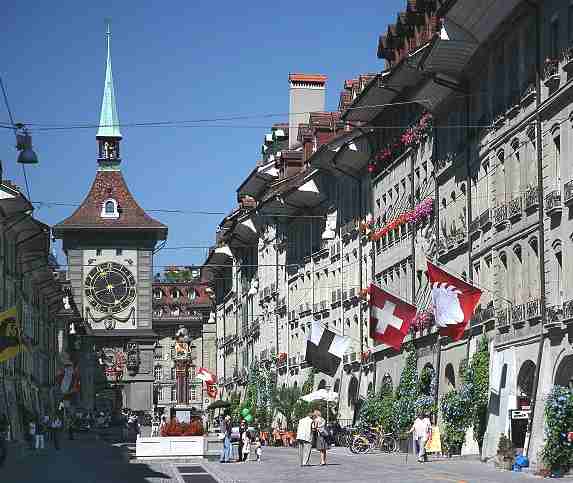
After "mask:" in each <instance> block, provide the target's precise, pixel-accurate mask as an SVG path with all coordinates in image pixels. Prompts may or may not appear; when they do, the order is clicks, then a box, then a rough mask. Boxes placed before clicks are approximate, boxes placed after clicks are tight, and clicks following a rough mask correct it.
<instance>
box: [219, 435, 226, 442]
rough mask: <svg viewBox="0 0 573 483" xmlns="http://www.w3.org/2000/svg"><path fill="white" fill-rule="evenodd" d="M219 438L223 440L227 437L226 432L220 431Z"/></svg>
mask: <svg viewBox="0 0 573 483" xmlns="http://www.w3.org/2000/svg"><path fill="white" fill-rule="evenodd" d="M218 439H219V441H223V440H224V439H225V433H219V436H218Z"/></svg>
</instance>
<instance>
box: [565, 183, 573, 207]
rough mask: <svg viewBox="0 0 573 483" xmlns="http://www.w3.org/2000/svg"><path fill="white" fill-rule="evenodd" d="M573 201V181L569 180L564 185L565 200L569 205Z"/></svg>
mask: <svg viewBox="0 0 573 483" xmlns="http://www.w3.org/2000/svg"><path fill="white" fill-rule="evenodd" d="M572 201H573V181H567V183H565V186H564V187H563V202H564V203H565V204H566V205H568V204H570V203H571V202H572Z"/></svg>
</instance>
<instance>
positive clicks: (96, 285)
mask: <svg viewBox="0 0 573 483" xmlns="http://www.w3.org/2000/svg"><path fill="white" fill-rule="evenodd" d="M84 288H85V294H86V297H87V298H88V302H89V304H90V305H91V306H92V307H93V308H94V309H95V310H97V311H99V312H103V313H106V312H107V313H117V312H121V311H122V310H125V309H126V308H127V307H129V306H130V305H131V304H132V303H133V301H134V300H135V277H134V276H133V274H132V273H131V272H130V271H129V269H128V268H127V267H125V266H123V265H121V264H120V263H116V262H107V263H102V264H101V265H96V266H95V267H94V268H93V269H92V270H91V271H90V273H88V276H87V277H86V280H85V284H84Z"/></svg>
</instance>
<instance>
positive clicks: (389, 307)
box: [368, 284, 416, 350]
mask: <svg viewBox="0 0 573 483" xmlns="http://www.w3.org/2000/svg"><path fill="white" fill-rule="evenodd" d="M368 293H369V295H370V334H371V336H372V338H373V339H374V340H377V341H379V342H382V343H384V344H386V345H389V346H391V347H393V348H394V349H396V350H400V346H401V345H402V341H403V340H404V337H406V334H408V331H409V330H410V324H411V323H412V319H413V318H414V317H415V316H416V307H414V306H413V305H410V304H409V303H408V302H405V301H404V300H402V299H400V298H398V297H396V296H394V295H392V294H389V293H388V292H386V291H385V290H382V289H381V288H379V287H377V286H376V285H374V284H371V285H370V287H369V288H368Z"/></svg>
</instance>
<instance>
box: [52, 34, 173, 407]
mask: <svg viewBox="0 0 573 483" xmlns="http://www.w3.org/2000/svg"><path fill="white" fill-rule="evenodd" d="M106 36H107V64H106V73H105V86H104V92H103V100H102V105H101V115H100V122H99V127H98V130H97V134H96V140H97V144H98V158H97V165H98V166H97V171H96V174H95V179H94V181H93V183H92V186H91V189H90V191H89V193H88V194H87V196H86V198H85V199H84V201H83V202H82V204H81V205H80V206H79V207H78V208H77V209H76V210H75V211H74V213H72V215H71V216H70V217H68V218H66V219H65V220H64V221H62V222H60V223H58V224H57V225H56V226H55V227H54V236H55V237H56V238H59V239H61V240H62V243H63V249H64V252H65V254H66V256H67V263H68V277H69V279H70V282H71V286H72V290H73V294H74V299H75V300H76V301H77V302H78V305H79V309H80V310H81V311H82V313H83V316H84V319H85V320H86V321H87V322H88V323H89V325H90V326H91V329H92V330H91V338H90V344H92V345H95V349H96V353H97V354H98V360H97V361H91V362H92V365H91V367H92V371H91V374H90V373H89V372H90V371H89V370H86V371H87V372H86V373H85V374H83V373H82V374H81V377H82V380H83V381H84V382H85V381H86V380H87V381H90V380H91V381H93V380H94V377H95V375H96V372H97V371H100V370H101V371H103V372H104V373H105V376H106V377H107V380H108V382H109V383H110V384H111V385H112V387H114V389H115V391H114V397H113V400H112V405H113V409H116V410H117V409H119V407H120V406H123V407H128V408H130V409H133V410H150V409H151V408H152V405H153V351H154V346H155V342H156V340H157V336H156V334H155V333H154V332H153V330H152V318H151V315H152V300H151V291H152V281H153V267H152V257H153V250H154V248H155V246H156V244H157V242H158V241H161V240H165V239H166V238H167V227H166V226H165V225H163V224H162V223H160V222H159V221H157V220H154V219H153V218H151V217H150V216H149V215H148V214H147V213H146V212H145V211H144V210H143V209H142V208H141V207H140V206H139V204H138V203H137V201H136V200H135V198H134V197H133V195H132V194H131V192H130V191H129V188H128V187H127V184H126V182H125V179H124V177H123V174H122V172H121V155H120V142H121V139H122V136H121V132H120V129H119V127H120V126H119V116H118V112H117V106H116V101H115V92H114V86H113V76H112V69H111V52H110V48H111V32H110V29H109V26H108V29H107V33H106ZM86 354H89V351H86ZM86 357H87V356H86ZM89 366H90V364H85V365H84V367H89ZM90 387H91V388H93V387H94V384H83V383H82V398H81V399H82V406H84V407H86V408H93V407H94V405H97V406H100V407H104V406H105V405H108V406H109V399H108V402H105V401H100V400H99V399H98V398H97V397H96V391H95V390H93V389H90ZM90 391H91V393H90ZM108 394H109V392H108Z"/></svg>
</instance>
